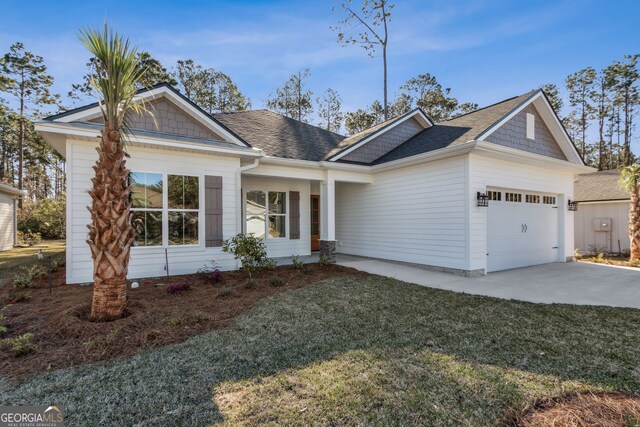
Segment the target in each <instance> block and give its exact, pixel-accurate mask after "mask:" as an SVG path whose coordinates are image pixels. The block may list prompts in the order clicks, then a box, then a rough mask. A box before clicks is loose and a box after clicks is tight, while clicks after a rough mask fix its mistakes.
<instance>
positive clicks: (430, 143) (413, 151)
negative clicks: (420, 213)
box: [374, 90, 537, 164]
mask: <svg viewBox="0 0 640 427" xmlns="http://www.w3.org/2000/svg"><path fill="white" fill-rule="evenodd" d="M536 92H537V91H535V90H532V91H530V92H527V93H525V94H523V95H520V96H516V97H513V98H509V99H505V100H504V101H501V102H498V103H496V104H493V105H489V106H488V107H484V108H480V109H478V110H475V111H472V112H470V113H467V114H462V115H460V116H457V117H454V118H453V119H450V120H446V121H444V122H440V123H436V124H435V125H433V126H431V127H429V128H427V129H425V130H423V131H422V132H420V133H419V134H417V135H416V136H414V137H413V138H411V139H409V140H408V141H406V142H405V143H403V144H401V145H400V146H398V147H396V148H395V149H393V150H391V151H390V152H389V153H387V154H385V155H384V156H382V157H380V158H379V159H377V160H376V161H375V162H374V164H380V163H385V162H390V161H393V160H399V159H403V158H405V157H411V156H415V155H417V154H422V153H427V152H429V151H434V150H439V149H441V148H446V147H451V146H455V145H460V144H463V143H465V142H469V141H472V140H474V139H476V138H477V137H479V136H480V135H481V134H482V133H483V132H484V131H486V130H487V129H489V128H490V127H491V126H493V125H494V124H496V123H497V122H499V121H500V120H501V119H502V118H503V117H504V116H506V115H508V114H509V113H511V112H512V111H513V110H515V109H516V108H518V107H519V106H520V105H521V104H523V103H524V102H526V101H527V100H528V99H529V98H530V97H531V96H533V95H534V94H535V93H536Z"/></svg>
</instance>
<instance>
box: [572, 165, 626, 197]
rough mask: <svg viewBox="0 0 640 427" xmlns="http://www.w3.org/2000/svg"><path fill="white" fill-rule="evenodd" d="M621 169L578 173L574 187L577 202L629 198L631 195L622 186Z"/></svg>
mask: <svg viewBox="0 0 640 427" xmlns="http://www.w3.org/2000/svg"><path fill="white" fill-rule="evenodd" d="M619 179H620V171H618V170H615V169H614V170H609V171H599V172H593V173H585V174H582V175H578V178H577V179H576V182H575V184H574V188H573V196H574V197H575V199H576V201H577V202H595V201H609V200H629V199H630V198H631V196H630V195H629V193H628V192H627V191H626V190H623V189H622V188H620V184H619V183H618V180H619Z"/></svg>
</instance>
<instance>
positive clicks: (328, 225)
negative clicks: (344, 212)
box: [320, 177, 336, 263]
mask: <svg viewBox="0 0 640 427" xmlns="http://www.w3.org/2000/svg"><path fill="white" fill-rule="evenodd" d="M320 214H321V216H322V221H320V256H321V257H323V256H324V257H327V258H328V259H329V262H331V263H334V262H336V183H335V180H334V179H333V178H331V177H327V179H326V180H324V181H322V182H321V183H320Z"/></svg>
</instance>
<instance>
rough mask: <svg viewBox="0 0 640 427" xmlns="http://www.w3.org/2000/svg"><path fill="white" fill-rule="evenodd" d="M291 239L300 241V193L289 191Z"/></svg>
mask: <svg viewBox="0 0 640 427" xmlns="http://www.w3.org/2000/svg"><path fill="white" fill-rule="evenodd" d="M289 238H290V239H293V240H296V239H300V192H299V191H289Z"/></svg>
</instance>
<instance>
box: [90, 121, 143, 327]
mask: <svg viewBox="0 0 640 427" xmlns="http://www.w3.org/2000/svg"><path fill="white" fill-rule="evenodd" d="M101 133H102V135H101V139H100V148H99V149H98V153H99V157H98V161H97V162H96V164H95V166H94V167H93V169H94V170H95V177H94V178H93V179H92V180H91V182H92V183H93V188H92V190H91V191H89V194H90V195H91V200H92V204H91V208H89V211H90V212H91V219H92V223H91V225H89V240H87V243H88V244H89V247H90V248H91V256H92V257H93V280H94V284H93V286H94V288H93V301H92V303H91V318H92V319H94V320H98V321H107V320H113V319H117V318H120V317H122V316H124V313H125V306H126V303H127V282H126V279H127V270H128V267H129V251H130V249H131V244H132V243H133V239H134V238H135V231H134V229H133V227H132V226H131V220H130V212H129V210H130V207H131V202H130V199H129V195H130V193H131V187H130V186H129V180H128V176H129V170H128V169H127V168H126V160H125V156H126V153H125V151H124V145H123V143H122V141H121V135H120V131H118V130H112V129H109V125H108V123H105V129H104V130H102V132H101Z"/></svg>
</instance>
